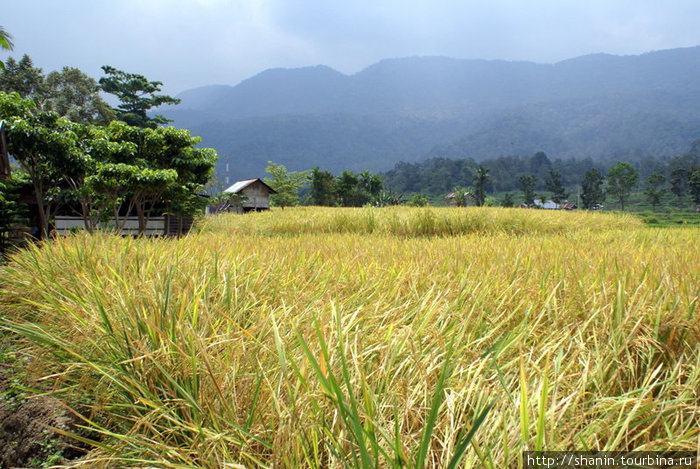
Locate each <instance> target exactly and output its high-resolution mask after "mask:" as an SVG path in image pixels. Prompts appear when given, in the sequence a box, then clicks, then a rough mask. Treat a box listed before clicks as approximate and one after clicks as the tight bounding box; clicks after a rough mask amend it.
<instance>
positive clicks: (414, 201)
mask: <svg viewBox="0 0 700 469" xmlns="http://www.w3.org/2000/svg"><path fill="white" fill-rule="evenodd" d="M406 205H408V206H410V207H425V206H427V205H428V198H427V197H425V196H424V195H423V194H413V195H412V196H411V198H410V199H409V201H408V203H406Z"/></svg>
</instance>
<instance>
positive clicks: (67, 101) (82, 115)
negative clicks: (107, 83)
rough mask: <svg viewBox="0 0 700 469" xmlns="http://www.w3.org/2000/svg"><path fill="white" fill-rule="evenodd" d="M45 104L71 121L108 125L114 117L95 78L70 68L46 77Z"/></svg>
mask: <svg viewBox="0 0 700 469" xmlns="http://www.w3.org/2000/svg"><path fill="white" fill-rule="evenodd" d="M44 90H45V91H44V93H45V99H46V101H47V103H46V105H44V107H46V108H50V109H51V110H53V111H56V112H57V113H59V114H60V115H62V116H64V117H66V118H68V119H70V120H71V121H73V122H79V123H85V124H100V125H107V124H108V123H109V122H110V121H112V120H114V118H115V114H114V111H113V110H112V108H111V107H109V105H108V104H107V103H106V102H105V101H104V100H103V99H102V98H101V97H100V87H99V86H98V84H97V82H96V81H95V79H94V78H92V77H89V76H88V75H86V74H85V73H83V72H82V71H80V70H79V69H77V68H73V67H63V69H62V70H61V71H60V72H51V73H49V74H48V75H47V76H46V80H45V87H44Z"/></svg>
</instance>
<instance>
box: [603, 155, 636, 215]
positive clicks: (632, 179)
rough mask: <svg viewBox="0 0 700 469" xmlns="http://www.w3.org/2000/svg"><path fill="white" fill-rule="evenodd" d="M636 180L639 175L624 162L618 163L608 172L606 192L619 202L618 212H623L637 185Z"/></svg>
mask: <svg viewBox="0 0 700 469" xmlns="http://www.w3.org/2000/svg"><path fill="white" fill-rule="evenodd" d="M638 179H639V175H638V174H637V171H636V170H635V169H634V166H632V165H631V164H629V163H627V162H626V161H619V162H618V163H617V164H616V165H615V166H613V167H612V168H610V171H608V192H610V193H611V194H612V195H614V196H616V197H617V200H619V201H620V210H625V202H626V201H627V199H628V198H629V195H630V192H631V191H632V189H633V188H634V187H635V186H636V185H637V180H638Z"/></svg>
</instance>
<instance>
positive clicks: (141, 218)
mask: <svg viewBox="0 0 700 469" xmlns="http://www.w3.org/2000/svg"><path fill="white" fill-rule="evenodd" d="M135 207H136V215H137V216H138V217H139V236H143V235H144V233H146V223H147V220H146V216H145V215H144V213H143V205H141V204H140V203H137V204H135Z"/></svg>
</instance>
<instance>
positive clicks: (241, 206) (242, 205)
mask: <svg viewBox="0 0 700 469" xmlns="http://www.w3.org/2000/svg"><path fill="white" fill-rule="evenodd" d="M224 192H227V193H229V194H232V195H236V196H238V197H236V198H235V200H234V201H233V202H232V203H231V205H230V207H229V208H228V210H229V211H231V212H239V213H245V212H252V211H256V212H258V211H261V210H269V209H270V194H276V193H277V192H276V191H275V190H274V189H273V188H272V187H270V186H268V185H267V184H265V183H264V182H263V181H262V179H260V178H255V179H244V180H242V181H236V182H235V183H234V184H233V185H232V186H231V187H229V188H228V189H226V190H224Z"/></svg>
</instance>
